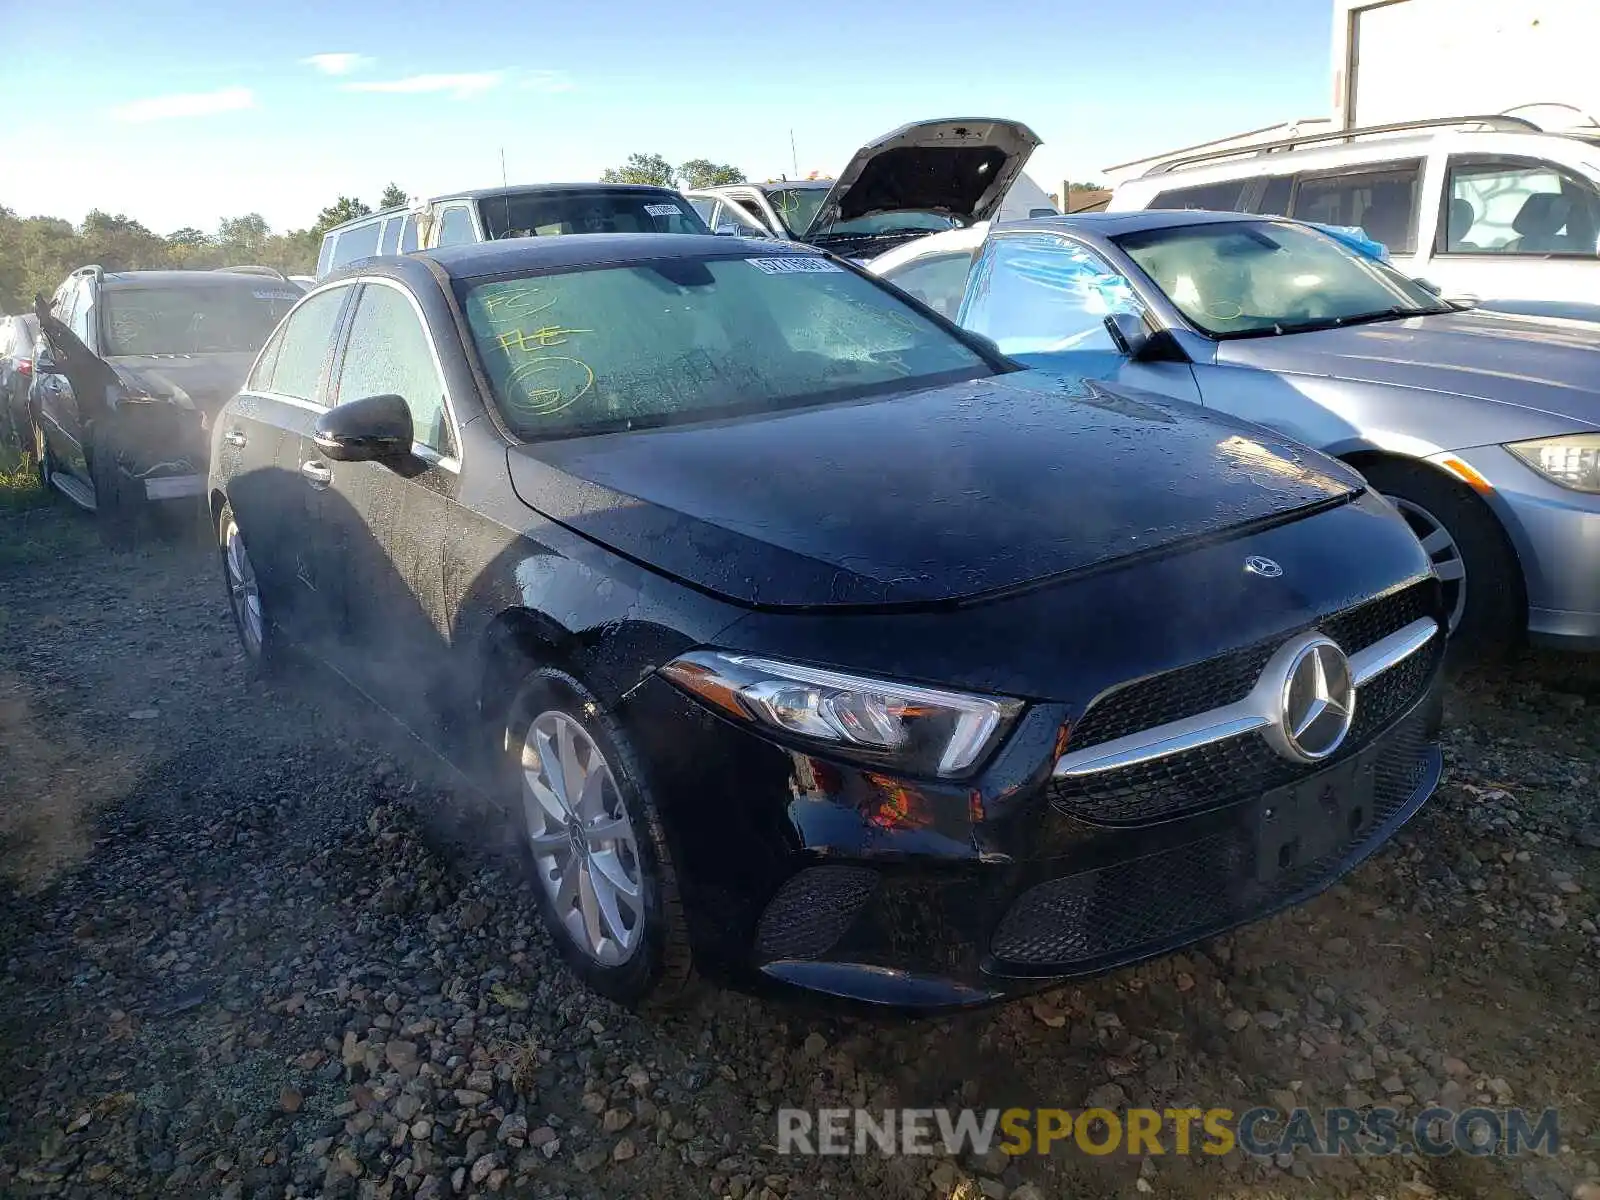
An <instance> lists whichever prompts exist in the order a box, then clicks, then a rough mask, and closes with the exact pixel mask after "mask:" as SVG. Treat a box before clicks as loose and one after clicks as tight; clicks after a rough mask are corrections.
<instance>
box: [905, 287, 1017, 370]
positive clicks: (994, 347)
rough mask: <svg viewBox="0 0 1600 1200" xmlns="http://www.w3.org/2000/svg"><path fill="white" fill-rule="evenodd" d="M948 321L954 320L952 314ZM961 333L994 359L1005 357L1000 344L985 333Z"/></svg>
mask: <svg viewBox="0 0 1600 1200" xmlns="http://www.w3.org/2000/svg"><path fill="white" fill-rule="evenodd" d="M923 303H924V304H926V303H927V301H926V300H924V301H923ZM950 319H951V320H952V321H954V320H955V316H954V314H951V316H950ZM962 332H964V333H965V334H966V335H967V340H968V341H969V342H977V343H978V345H980V346H982V347H983V348H984V350H985V351H986V352H988V353H989V354H992V355H994V356H995V357H996V358H1005V357H1006V352H1005V351H1004V350H1002V349H1000V343H999V342H997V341H995V340H994V339H993V338H992V337H990V336H989V335H988V334H985V333H973V332H972V330H970V329H967V330H963V331H962Z"/></svg>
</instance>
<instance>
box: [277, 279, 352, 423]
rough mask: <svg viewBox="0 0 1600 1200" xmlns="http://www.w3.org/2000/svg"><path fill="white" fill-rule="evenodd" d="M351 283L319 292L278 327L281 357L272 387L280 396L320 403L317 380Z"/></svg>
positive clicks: (325, 360)
mask: <svg viewBox="0 0 1600 1200" xmlns="http://www.w3.org/2000/svg"><path fill="white" fill-rule="evenodd" d="M349 291H350V289H349V288H348V287H334V288H329V289H328V290H327V291H325V292H318V293H317V294H316V295H315V296H312V297H311V298H310V299H308V300H307V301H306V302H305V303H304V304H302V305H301V306H300V307H299V308H297V309H295V310H294V311H293V312H292V313H290V314H289V315H288V317H286V318H285V319H284V323H283V328H282V329H280V330H279V331H278V358H277V362H276V363H275V364H274V365H273V371H272V386H271V390H272V391H274V392H276V393H277V394H278V395H280V396H293V397H294V398H295V399H297V400H310V401H313V402H315V403H321V402H322V397H321V396H319V395H318V393H317V384H318V382H319V381H320V380H321V378H322V367H323V364H324V363H325V362H327V360H328V349H329V347H330V346H331V345H332V343H333V334H334V331H335V330H336V329H337V328H338V327H339V310H340V309H341V308H342V307H343V305H344V299H345V296H346V295H348V294H349Z"/></svg>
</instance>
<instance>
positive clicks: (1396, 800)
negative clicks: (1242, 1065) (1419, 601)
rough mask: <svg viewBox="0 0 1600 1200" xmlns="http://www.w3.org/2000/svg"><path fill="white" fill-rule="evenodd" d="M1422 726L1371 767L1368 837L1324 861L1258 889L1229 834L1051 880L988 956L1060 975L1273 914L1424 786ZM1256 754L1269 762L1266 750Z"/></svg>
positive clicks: (1423, 720)
mask: <svg viewBox="0 0 1600 1200" xmlns="http://www.w3.org/2000/svg"><path fill="white" fill-rule="evenodd" d="M1396 669H1397V670H1398V668H1396ZM1427 721H1428V715H1427V714H1425V713H1418V714H1415V715H1413V716H1411V717H1408V718H1407V719H1406V720H1405V721H1403V722H1401V724H1399V725H1398V726H1396V727H1395V728H1394V729H1393V730H1392V731H1391V732H1390V733H1389V734H1388V735H1387V739H1386V743H1385V745H1384V748H1383V753H1382V754H1381V755H1380V757H1379V759H1378V762H1377V768H1376V781H1375V793H1374V815H1373V818H1372V822H1371V824H1370V825H1369V826H1368V830H1369V831H1368V832H1366V833H1364V834H1362V835H1360V836H1358V837H1356V838H1354V839H1352V840H1351V841H1349V842H1347V843H1346V844H1344V845H1342V846H1340V847H1339V848H1338V849H1337V850H1335V851H1333V852H1331V853H1329V854H1327V855H1325V856H1324V857H1322V858H1319V859H1317V860H1315V861H1313V862H1309V863H1305V864H1303V865H1301V866H1299V867H1296V868H1294V869H1293V870H1290V871H1287V872H1285V873H1284V874H1282V875H1279V876H1278V877H1277V878H1275V879H1274V880H1273V881H1272V882H1271V883H1269V884H1261V883H1257V882H1256V879H1255V870H1254V867H1255V864H1254V849H1253V843H1252V840H1251V839H1250V837H1249V835H1248V834H1247V833H1246V831H1244V830H1243V829H1237V830H1232V831H1229V832H1227V833H1222V834H1217V835H1214V836H1212V837H1210V838H1207V839H1205V840H1203V841H1199V842H1194V843H1190V844H1187V845H1183V846H1178V847H1175V848H1173V849H1170V850H1164V851H1161V852H1160V853H1157V854H1152V855H1149V856H1147V857H1145V858H1140V859H1134V860H1132V861H1129V862H1122V863H1117V864H1115V865H1113V866H1110V867H1106V868H1104V869H1102V870H1098V871H1086V872H1083V873H1082V874H1078V875H1069V876H1065V877H1063V878H1061V879H1053V880H1050V881H1049V882H1048V883H1042V884H1040V885H1038V886H1037V887H1034V888H1031V889H1030V890H1028V891H1026V892H1024V893H1023V894H1022V895H1021V896H1020V897H1018V899H1017V901H1016V902H1015V903H1014V904H1013V905H1012V906H1011V908H1010V909H1009V910H1008V911H1007V913H1006V915H1005V916H1004V917H1003V918H1002V919H1001V921H1000V924H999V926H998V927H997V928H996V930H995V933H994V937H993V939H992V942H991V946H990V948H991V950H992V952H993V953H994V955H995V957H997V958H999V959H1002V960H1004V961H1006V962H1009V963H1013V964H1017V965H1019V966H1027V967H1060V968H1062V969H1063V971H1067V970H1070V969H1071V968H1072V967H1073V966H1074V965H1076V964H1084V965H1087V964H1091V963H1093V962H1094V961H1095V960H1099V959H1107V958H1110V959H1129V958H1136V957H1139V953H1140V948H1141V947H1151V948H1152V949H1153V948H1156V947H1159V946H1160V945H1163V944H1172V943H1175V942H1179V941H1184V940H1190V939H1192V938H1195V937H1200V936H1204V934H1205V933H1206V932H1207V931H1210V930H1215V929H1220V928H1225V927H1227V926H1229V925H1232V924H1236V923H1238V922H1240V921H1243V920H1247V919H1249V918H1250V917H1252V916H1254V915H1257V914H1260V913H1264V912H1268V911H1271V910H1272V909H1273V908H1275V907H1277V906H1278V905H1279V904H1281V903H1283V902H1284V901H1286V900H1288V899H1289V898H1290V897H1292V896H1294V895H1296V894H1298V893H1300V892H1303V891H1306V890H1308V889H1312V888H1316V887H1320V886H1325V885H1326V884H1327V883H1329V882H1331V881H1332V880H1333V878H1334V877H1335V875H1336V873H1337V871H1338V868H1339V866H1340V864H1341V863H1343V862H1344V861H1345V860H1346V859H1347V858H1349V857H1350V856H1351V855H1352V854H1354V853H1355V852H1356V851H1357V850H1359V849H1361V848H1362V846H1363V844H1370V843H1372V842H1373V840H1374V838H1375V837H1376V836H1377V833H1376V832H1375V831H1378V830H1380V829H1381V827H1382V826H1383V824H1384V823H1385V822H1387V821H1388V820H1390V819H1391V818H1392V817H1394V816H1395V815H1396V814H1397V813H1399V812H1400V811H1401V809H1402V808H1404V807H1405V804H1406V802H1407V800H1408V799H1409V798H1410V797H1411V796H1412V794H1413V793H1414V792H1415V791H1416V788H1417V787H1418V785H1419V784H1420V783H1421V782H1422V779H1423V776H1424V773H1425V772H1426V769H1427V761H1428V759H1427V754H1428V748H1429V742H1428V733H1427ZM1264 752H1265V753H1266V754H1268V755H1269V756H1271V751H1265V750H1264ZM1274 757H1275V756H1274ZM1284 765H1286V766H1288V765H1290V764H1287V763H1285V764H1284ZM1268 786H1273V785H1268ZM1262 790H1265V789H1262Z"/></svg>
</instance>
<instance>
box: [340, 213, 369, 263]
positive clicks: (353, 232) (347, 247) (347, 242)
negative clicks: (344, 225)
mask: <svg viewBox="0 0 1600 1200" xmlns="http://www.w3.org/2000/svg"><path fill="white" fill-rule="evenodd" d="M379 227H380V223H379V222H377V221H368V222H367V223H366V224H365V225H352V226H351V227H350V228H349V229H346V230H345V231H344V232H343V233H341V234H340V235H339V241H338V244H337V245H335V246H334V248H333V265H334V266H336V267H342V266H344V265H345V264H346V263H353V262H355V261H356V259H358V258H371V257H372V256H373V255H374V254H376V253H378V233H379Z"/></svg>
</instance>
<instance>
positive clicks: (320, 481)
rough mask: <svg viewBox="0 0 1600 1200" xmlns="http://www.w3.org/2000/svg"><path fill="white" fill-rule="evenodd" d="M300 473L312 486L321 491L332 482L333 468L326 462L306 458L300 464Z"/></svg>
mask: <svg viewBox="0 0 1600 1200" xmlns="http://www.w3.org/2000/svg"><path fill="white" fill-rule="evenodd" d="M300 474H302V475H304V476H305V477H306V481H307V482H308V483H310V484H311V486H312V487H314V488H316V489H317V490H318V491H321V490H322V489H323V488H325V487H327V486H328V485H329V484H330V483H332V482H333V468H332V467H330V466H329V465H328V464H327V463H320V462H318V461H317V460H316V459H314V458H308V459H306V461H305V462H303V463H301V464H300Z"/></svg>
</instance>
